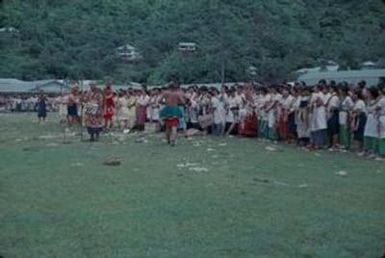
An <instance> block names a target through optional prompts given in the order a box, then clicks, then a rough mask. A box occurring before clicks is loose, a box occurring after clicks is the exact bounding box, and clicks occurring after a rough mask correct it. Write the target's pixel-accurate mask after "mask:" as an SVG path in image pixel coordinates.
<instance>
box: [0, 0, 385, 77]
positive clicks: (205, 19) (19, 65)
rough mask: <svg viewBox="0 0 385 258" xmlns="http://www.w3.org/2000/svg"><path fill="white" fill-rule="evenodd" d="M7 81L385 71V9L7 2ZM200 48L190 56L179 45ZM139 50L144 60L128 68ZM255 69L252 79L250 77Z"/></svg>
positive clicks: (346, 3)
mask: <svg viewBox="0 0 385 258" xmlns="http://www.w3.org/2000/svg"><path fill="white" fill-rule="evenodd" d="M0 27H14V28H16V29H17V30H18V31H19V32H18V33H17V32H2V33H0V60H1V61H0V62H1V63H0V77H14V78H19V79H25V80H33V79H45V78H72V79H77V78H86V79H106V77H107V78H113V79H114V81H115V82H118V81H119V82H127V81H138V82H143V83H151V84H154V83H162V82H166V81H170V80H176V79H178V80H180V81H181V82H184V83H191V82H213V81H216V82H217V81H220V80H221V78H222V77H221V76H222V68H225V69H224V70H225V71H226V73H225V76H226V78H225V79H226V81H243V80H248V79H251V78H250V77H255V78H253V79H258V80H270V81H273V80H283V79H288V78H290V74H291V72H292V71H294V70H296V69H298V68H301V67H304V66H312V65H320V64H322V62H324V61H325V60H330V59H331V60H335V61H337V62H338V63H340V64H341V65H342V66H343V67H350V68H355V67H357V66H358V64H359V63H360V62H362V61H366V60H373V61H377V60H380V62H382V63H384V58H385V5H384V3H383V1H381V0H368V1H362V0H258V1H257V0H237V1H234V0H183V1H177V0H33V1H32V0H28V1H26V0H3V1H1V12H0ZM182 41H187V42H196V43H197V44H198V51H196V52H195V53H194V54H189V55H185V54H182V53H180V52H179V51H178V43H179V42H182ZM128 43H129V44H131V45H133V46H135V47H137V48H138V49H139V51H140V52H141V54H142V56H143V59H142V60H141V61H138V62H135V63H127V62H123V61H122V60H121V58H119V56H118V55H117V54H116V48H117V47H119V46H121V45H125V44H128ZM250 66H254V67H256V68H257V73H256V75H254V76H251V75H250V73H249V72H248V70H247V68H248V67H250Z"/></svg>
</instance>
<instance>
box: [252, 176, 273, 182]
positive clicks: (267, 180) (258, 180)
mask: <svg viewBox="0 0 385 258" xmlns="http://www.w3.org/2000/svg"><path fill="white" fill-rule="evenodd" d="M253 180H254V181H255V182H259V183H270V182H271V180H270V179H267V178H259V177H254V178H253Z"/></svg>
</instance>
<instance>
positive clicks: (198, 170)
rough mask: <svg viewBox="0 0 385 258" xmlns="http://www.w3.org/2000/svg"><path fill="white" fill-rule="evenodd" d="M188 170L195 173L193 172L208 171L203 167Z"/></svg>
mask: <svg viewBox="0 0 385 258" xmlns="http://www.w3.org/2000/svg"><path fill="white" fill-rule="evenodd" d="M189 170H191V171H195V172H208V171H209V170H208V169H207V168H204V167H190V168H189Z"/></svg>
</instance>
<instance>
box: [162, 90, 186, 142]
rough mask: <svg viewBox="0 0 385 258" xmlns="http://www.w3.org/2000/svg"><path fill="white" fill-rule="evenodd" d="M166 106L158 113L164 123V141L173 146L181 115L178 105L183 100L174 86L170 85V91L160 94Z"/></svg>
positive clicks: (182, 102)
mask: <svg viewBox="0 0 385 258" xmlns="http://www.w3.org/2000/svg"><path fill="white" fill-rule="evenodd" d="M162 99H164V100H165V103H166V106H165V107H164V108H163V109H162V110H161V112H160V118H161V119H162V121H164V123H165V128H166V139H167V142H168V144H170V145H171V146H175V142H176V136H177V129H178V126H179V121H180V119H182V118H183V114H182V112H181V110H180V108H179V106H178V105H179V104H184V98H183V96H181V94H180V93H179V92H178V89H177V87H176V86H175V85H171V86H170V89H169V90H167V91H165V92H164V93H163V94H162Z"/></svg>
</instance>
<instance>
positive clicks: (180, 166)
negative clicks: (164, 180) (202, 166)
mask: <svg viewBox="0 0 385 258" xmlns="http://www.w3.org/2000/svg"><path fill="white" fill-rule="evenodd" d="M197 165H198V164H197V163H189V162H187V163H181V164H177V165H176V166H177V167H178V168H187V167H194V166H197Z"/></svg>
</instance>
